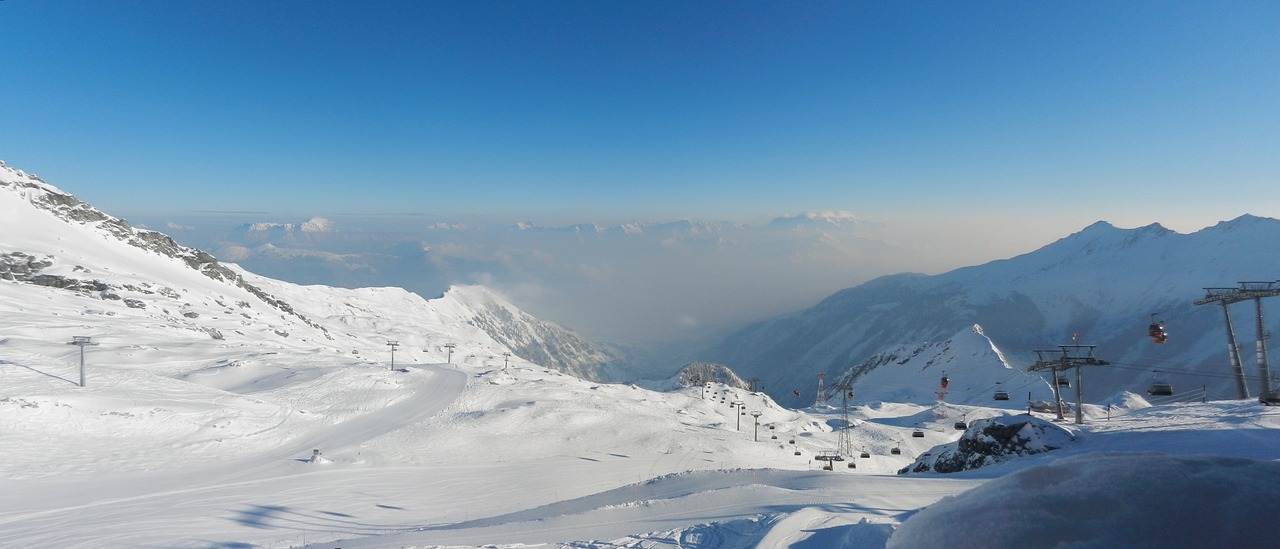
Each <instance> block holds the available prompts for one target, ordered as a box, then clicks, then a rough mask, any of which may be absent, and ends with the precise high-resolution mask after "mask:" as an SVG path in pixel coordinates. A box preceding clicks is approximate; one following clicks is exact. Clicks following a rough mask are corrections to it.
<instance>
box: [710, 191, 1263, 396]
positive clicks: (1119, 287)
mask: <svg viewBox="0 0 1280 549" xmlns="http://www.w3.org/2000/svg"><path fill="white" fill-rule="evenodd" d="M1277 247H1280V221H1277V220H1275V219H1270V218H1263V217H1255V216H1248V215H1246V216H1242V217H1240V218H1237V219H1234V220H1231V221H1227V222H1222V223H1219V224H1217V225H1215V226H1213V227H1209V228H1206V229H1203V230H1201V231H1197V232H1195V233H1191V234H1180V233H1176V232H1174V231H1171V230H1168V229H1166V228H1164V227H1162V226H1160V225H1155V224H1153V225H1149V226H1146V227H1140V228H1136V229H1120V228H1116V227H1114V226H1112V225H1110V224H1108V223H1105V222H1098V223H1095V224H1093V225H1090V226H1088V227H1086V228H1085V229H1083V230H1081V231H1080V232H1077V233H1075V234H1072V235H1070V236H1068V237H1065V238H1063V239H1061V240H1059V241H1057V242H1054V243H1052V244H1049V245H1047V246H1045V247H1043V248H1040V249H1038V250H1036V251H1034V252H1030V253H1027V254H1024V255H1020V256H1017V257H1014V258H1011V259H1005V260H1000V261H992V262H990V263H986V264H983V265H978V266H973V267H966V268H962V269H956V270H954V271H951V272H947V273H944V274H940V275H936V276H926V275H922V274H911V273H904V274H897V275H891V276H885V277H881V278H878V279H875V280H872V281H869V282H867V283H865V284H862V285H859V286H856V287H853V288H849V289H846V290H843V291H840V292H837V293H835V294H833V295H831V296H830V297H828V298H826V299H824V300H822V301H821V302H820V303H818V304H817V305H814V306H813V307H811V308H809V309H807V310H804V311H802V312H799V313H796V314H793V315H787V316H784V317H780V318H773V319H769V320H765V321H762V322H758V323H755V324H753V325H751V326H749V327H747V328H745V329H742V330H740V331H738V332H736V333H734V334H732V335H730V336H729V337H728V338H726V339H725V340H724V341H723V342H721V343H719V344H717V345H715V346H714V347H713V348H711V349H710V350H708V351H707V352H705V353H703V354H702V355H701V356H700V358H701V359H703V360H706V361H710V362H717V363H723V364H726V365H728V366H729V367H731V368H732V369H733V370H734V371H735V372H737V373H738V374H739V375H740V376H742V377H743V378H757V379H759V380H760V381H761V382H762V383H763V384H764V385H765V389H766V392H768V393H769V394H770V395H771V396H773V397H774V398H777V399H779V400H780V401H782V402H788V403H790V402H793V401H800V402H812V401H813V400H814V398H815V396H816V394H815V392H816V389H817V382H818V379H817V378H818V374H820V373H821V374H826V375H827V376H828V386H830V385H829V383H830V381H831V380H834V379H837V378H841V379H844V380H846V381H853V382H856V378H857V377H859V376H850V375H849V372H850V371H851V370H854V371H856V372H861V375H863V376H865V380H866V381H867V382H870V381H871V380H873V379H874V377H873V376H872V372H873V371H874V370H876V366H875V365H874V364H872V363H874V362H875V361H877V360H878V361H880V362H886V361H887V360H886V356H887V355H886V354H885V353H889V354H893V353H894V352H896V353H897V354H899V355H901V354H903V353H906V354H911V353H912V352H915V351H914V350H913V349H924V348H926V347H923V346H924V345H927V344H929V343H930V342H932V343H934V344H937V343H940V342H944V341H948V340H951V339H952V338H953V337H954V336H955V335H956V334H957V333H963V332H965V331H966V330H968V329H969V328H970V327H972V326H974V325H980V326H981V327H982V330H983V333H984V334H985V336H986V337H987V338H989V339H990V341H991V342H992V344H993V345H994V346H995V347H996V348H998V349H999V350H1000V351H1002V352H1003V354H1004V356H1006V357H1008V360H1009V363H1010V365H1011V367H1012V368H1014V369H1016V370H1025V369H1026V368H1027V367H1028V366H1029V365H1031V364H1032V363H1033V362H1035V361H1036V359H1037V358H1038V355H1037V354H1036V353H1035V352H1034V351H1035V350H1039V349H1057V348H1058V346H1059V345H1063V344H1082V345H1094V346H1096V348H1095V349H1094V353H1095V355H1096V356H1097V357H1098V358H1100V359H1102V360H1105V361H1107V362H1109V363H1110V365H1109V366H1106V367H1092V368H1088V369H1086V370H1085V374H1084V375H1085V378H1086V380H1087V381H1086V395H1085V398H1086V400H1087V401H1091V402H1097V401H1100V400H1103V399H1105V398H1108V397H1110V396H1112V395H1114V394H1117V393H1119V392H1121V391H1133V392H1142V391H1143V390H1144V389H1145V388H1146V387H1147V386H1148V385H1149V384H1150V383H1151V381H1152V380H1153V379H1155V378H1157V377H1158V378H1161V379H1162V380H1165V381H1168V382H1170V383H1172V384H1173V385H1174V386H1175V388H1177V389H1178V390H1180V391H1185V390H1190V389H1200V388H1201V387H1203V388H1205V389H1206V390H1207V392H1208V394H1209V395H1210V397H1211V398H1213V397H1222V398H1234V396H1235V392H1234V389H1233V387H1234V385H1233V382H1232V377H1231V370H1230V368H1229V364H1228V359H1227V352H1226V348H1227V346H1226V344H1225V343H1226V336H1225V327H1224V324H1225V323H1224V320H1223V313H1222V309H1221V307H1220V306H1218V305H1206V306H1195V305H1193V302H1194V301H1196V300H1198V299H1200V298H1202V297H1204V296H1205V293H1206V292H1205V288H1208V287H1235V286H1237V284H1238V283H1239V282H1242V281H1268V280H1276V278H1277V277H1278V276H1280V257H1278V256H1276V255H1275V254H1274V253H1273V251H1274V250H1275V249H1277ZM1277 304H1280V301H1277V302H1276V303H1271V302H1270V301H1268V300H1263V309H1264V314H1265V327H1266V330H1267V332H1268V333H1270V332H1271V331H1273V330H1275V329H1276V328H1277V327H1280V315H1278V314H1277V312H1275V307H1276V305H1277ZM1265 311H1273V312H1270V313H1266V312H1265ZM1153 313H1154V314H1155V316H1154V317H1153V316H1152V314H1153ZM1231 314H1232V316H1233V321H1234V323H1235V330H1236V335H1237V340H1238V344H1239V345H1240V346H1241V347H1243V352H1242V353H1241V355H1242V357H1244V358H1245V363H1246V372H1247V373H1248V374H1249V375H1250V376H1251V377H1250V380H1249V387H1250V391H1251V392H1253V393H1255V394H1256V390H1257V389H1256V387H1257V385H1258V384H1257V379H1256V369H1255V368H1256V366H1255V365H1254V362H1255V361H1254V360H1253V353H1252V352H1251V351H1253V348H1254V339H1255V338H1254V331H1255V328H1254V326H1255V323H1256V322H1255V318H1256V315H1255V314H1254V307H1252V304H1250V306H1248V307H1246V306H1245V305H1244V304H1241V305H1238V306H1236V307H1232V308H1231ZM1152 319H1155V320H1162V321H1164V323H1165V326H1166V330H1167V332H1168V333H1169V334H1170V335H1169V341H1168V342H1167V343H1164V344H1155V343H1153V342H1152V341H1151V340H1150V339H1148V338H1147V334H1146V331H1147V327H1148V324H1149V321H1151V320H1152ZM894 349H896V350H897V351H893V350H894ZM927 354H929V355H930V356H931V360H933V361H938V360H943V359H942V358H940V357H938V356H934V355H935V353H932V352H931V353H927ZM877 357H878V358H877ZM917 362H919V363H918V364H916V362H912V363H913V364H916V368H917V370H923V369H924V368H925V366H926V364H925V363H924V361H917ZM938 370H939V369H934V370H932V371H930V373H929V375H928V376H927V377H926V376H924V375H921V376H919V377H918V378H917V380H916V382H917V383H918V384H920V385H921V386H920V387H916V388H915V389H914V391H913V392H911V394H912V395H913V398H915V399H917V400H918V399H922V398H929V395H931V393H932V391H933V390H934V387H935V385H936V383H937V381H936V380H937V379H938V377H937V376H938V374H939V371H938ZM1157 371H1158V372H1157ZM956 377H957V376H953V383H956V382H959V383H960V384H961V385H966V386H967V385H969V384H966V383H964V380H963V379H956ZM998 377H999V376H995V377H990V376H984V377H982V378H980V379H979V380H976V381H978V383H976V384H974V385H976V386H973V387H971V389H970V390H971V391H973V395H978V394H987V393H990V392H991V391H992V386H991V384H992V383H994V380H995V379H997V378H998ZM793 391H796V392H799V394H800V395H801V397H800V398H793V395H794V393H793ZM880 392H881V391H867V393H868V394H873V393H880ZM952 396H953V398H962V397H961V395H960V394H958V393H956V392H955V391H953V395H952ZM885 398H892V397H890V396H887V395H885ZM1023 400H1025V399H1023Z"/></svg>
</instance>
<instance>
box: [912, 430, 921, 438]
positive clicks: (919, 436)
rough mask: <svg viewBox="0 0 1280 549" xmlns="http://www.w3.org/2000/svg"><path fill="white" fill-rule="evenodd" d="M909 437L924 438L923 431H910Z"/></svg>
mask: <svg viewBox="0 0 1280 549" xmlns="http://www.w3.org/2000/svg"><path fill="white" fill-rule="evenodd" d="M911 436H912V437H914V438H924V431H921V430H919V429H916V430H914V431H911Z"/></svg>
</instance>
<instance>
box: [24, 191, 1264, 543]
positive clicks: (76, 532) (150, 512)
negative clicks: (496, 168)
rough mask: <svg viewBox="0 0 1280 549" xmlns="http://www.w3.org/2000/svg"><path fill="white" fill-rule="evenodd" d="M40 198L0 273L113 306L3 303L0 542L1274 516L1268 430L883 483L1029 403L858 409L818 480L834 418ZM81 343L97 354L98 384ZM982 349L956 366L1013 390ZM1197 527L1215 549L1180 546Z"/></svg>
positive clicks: (678, 531)
mask: <svg viewBox="0 0 1280 549" xmlns="http://www.w3.org/2000/svg"><path fill="white" fill-rule="evenodd" d="M0 172H3V173H0V178H8V179H6V180H5V181H14V180H18V179H22V180H24V181H29V180H26V179H24V178H25V176H21V177H20V176H19V175H18V174H17V172H14V171H12V170H9V171H7V172H6V171H4V170H0ZM26 189H27V190H25V191H23V192H24V193H28V194H25V195H24V194H23V193H17V192H8V191H7V190H6V192H0V216H3V222H4V228H5V230H4V231H2V232H0V253H5V254H9V253H12V252H22V253H24V254H29V255H32V256H36V257H39V258H45V257H49V258H51V264H50V265H49V266H47V267H46V270H47V271H48V272H49V273H51V274H58V275H61V276H66V277H77V278H85V279H100V280H102V281H104V282H106V283H110V284H112V285H114V286H113V288H114V289H112V290H110V292H114V293H116V294H118V295H116V297H118V298H119V299H115V298H111V297H110V296H107V295H106V294H104V293H103V292H82V291H69V290H66V289H60V288H54V287H47V286H36V285H33V284H29V283H26V282H19V281H10V280H0V488H2V489H0V547H23V548H30V547H37V548H42V547H48V548H102V547H108V548H110V547H198V548H227V549H230V548H249V547H277V548H278V547H299V546H308V547H313V548H332V547H343V548H347V549H350V548H361V547H365V548H368V547H599V548H621V547H628V548H641V547H644V548H660V547H672V548H674V547H696V548H707V549H709V548H713V547H714V548H734V547H743V548H746V547H804V548H858V549H862V548H880V547H885V546H886V545H894V546H898V547H916V546H925V547H952V546H958V545H959V544H960V543H962V541H960V540H965V541H963V543H969V542H970V541H972V543H974V544H975V545H971V546H974V547H978V546H981V547H1000V546H1002V544H1005V545H1003V546H1005V547H1031V546H1036V545H1035V544H1036V543H1043V545H1044V546H1059V544H1065V543H1068V542H1070V541H1071V540H1076V541H1078V543H1077V544H1076V545H1069V546H1072V547H1077V546H1078V547H1134V546H1139V547H1141V546H1151V547H1186V546H1191V545H1188V542H1194V543H1196V544H1201V545H1195V546H1219V547H1220V546H1230V545H1231V544H1237V545H1239V546H1259V545H1256V544H1252V541H1249V542H1245V541H1241V540H1246V539H1248V540H1252V539H1254V538H1245V537H1243V536H1244V535H1245V534H1240V535H1239V536H1237V533H1239V532H1243V533H1254V532H1257V528H1260V527H1259V526H1255V525H1256V524H1265V523H1263V522H1261V521H1255V522H1252V523H1249V524H1245V523H1244V522H1242V521H1244V520H1255V517H1260V516H1276V514H1275V510H1276V508H1275V505H1274V503H1272V500H1270V499H1267V498H1268V497H1274V495H1275V494H1276V493H1277V491H1276V489H1275V482H1276V481H1275V475H1276V473H1275V464H1274V463H1272V461H1274V460H1276V459H1280V436H1278V435H1280V429H1278V428H1280V410H1277V409H1274V408H1265V407H1263V406H1261V405H1260V404H1258V403H1256V402H1244V401H1234V402H1209V403H1204V404H1200V403H1191V404H1171V405H1164V406H1153V407H1147V406H1146V403H1145V402H1143V401H1142V400H1141V399H1140V398H1137V397H1133V396H1131V397H1126V398H1124V399H1120V400H1117V401H1115V402H1114V404H1116V405H1115V406H1113V408H1112V410H1111V411H1110V415H1111V417H1110V419H1108V416H1107V411H1106V410H1104V409H1103V408H1100V407H1097V406H1087V407H1086V408H1085V414H1086V424H1085V425H1084V426H1080V427H1074V426H1071V425H1070V424H1060V425H1063V426H1065V427H1068V428H1069V429H1071V431H1072V432H1073V434H1074V439H1073V441H1072V442H1071V443H1070V444H1067V445H1065V446H1064V447H1062V448H1061V449H1058V450H1054V451H1052V452H1047V453H1044V454H1038V455H1035V456H1029V457H1021V458H1016V459H1010V460H1007V461H1004V462H1002V463H998V464H996V465H993V466H990V467H985V468H982V469H978V470H974V471H967V472H964V473H958V474H955V475H936V474H924V475H910V476H897V475H895V474H894V473H895V472H896V471H897V470H899V469H901V468H902V467H904V466H906V465H907V464H909V463H911V462H912V461H913V460H914V459H915V458H916V457H918V456H920V455H921V454H923V453H926V452H931V451H934V449H935V448H936V447H937V446H939V445H943V444H947V443H951V442H954V441H956V440H957V439H958V438H959V436H960V432H959V431H957V430H955V429H954V428H953V423H954V421H955V420H956V419H957V418H966V419H967V420H968V421H971V422H972V421H975V420H978V419H981V418H985V417H995V416H1001V415H1005V414H1015V413H1018V412H1019V410H1018V409H1017V408H1018V405H1019V403H1016V402H1014V403H1010V404H1008V406H1007V407H1005V408H996V407H991V406H987V405H986V404H987V403H981V402H977V401H970V402H959V403H955V404H947V405H944V406H934V405H921V404H904V403H900V402H895V401H893V400H891V399H887V398H885V399H882V400H881V401H878V402H872V403H870V404H867V405H859V406H855V407H852V408H851V409H850V410H849V421H850V422H851V424H852V425H853V427H852V429H851V430H850V431H849V434H850V440H849V445H850V448H851V449H852V450H853V454H852V455H849V456H847V457H846V459H845V460H844V461H837V462H835V463H834V467H833V470H832V471H825V470H822V469H821V465H822V464H823V463H822V462H820V461H818V460H816V459H815V458H816V457H817V456H818V455H820V454H824V453H830V452H832V451H834V450H835V449H836V448H837V445H838V443H839V439H838V427H839V426H840V425H842V421H843V419H844V418H843V416H842V414H841V413H840V412H839V411H838V410H837V409H836V408H830V407H823V408H806V409H803V410H797V409H792V408H788V407H784V406H781V405H779V404H778V403H776V402H774V401H773V400H771V399H769V398H768V397H766V396H763V395H757V394H752V393H750V392H747V391H744V390H741V389H734V388H729V387H726V386H723V385H718V384H713V385H712V386H710V387H690V388H684V389H679V390H676V391H672V392H655V391H650V390H646V389H642V388H639V387H636V386H631V385H613V384H601V383H593V382H589V381H584V380H582V379H578V378H575V377H571V376H568V375H565V374H563V373H561V372H558V371H554V370H549V369H546V368H542V367H540V366H537V365H535V364H532V363H530V362H529V361H527V360H524V359H522V358H521V357H519V356H516V355H513V356H510V357H507V356H505V355H504V353H505V352H508V351H509V349H506V348H504V347H503V346H502V345H500V344H498V343H497V342H495V341H494V340H493V339H491V338H490V337H488V336H487V335H486V334H485V333H484V332H483V331H482V330H480V329H478V328H476V326H474V325H473V324H471V323H469V322H468V320H467V319H468V318H469V315H471V314H473V313H474V306H475V303H474V302H475V301H476V300H479V299H487V297H485V296H484V294H483V292H481V291H480V290H478V289H475V288H471V289H459V290H458V291H454V292H450V293H449V294H447V295H445V296H443V297H441V298H438V299H433V300H429V301H428V300H423V299H421V298H419V297H417V296H415V295H413V294H410V293H408V292H405V291H403V290H398V289H390V288H381V289H364V290H343V289H335V288H328V287H318V286H315V287H301V286H296V285H291V284H286V283H282V282H278V281H272V280H267V279H264V278H261V277H256V276H254V275H252V274H249V273H243V272H240V271H237V272H239V273H240V274H241V275H242V276H243V277H244V279H245V280H246V281H247V282H248V283H250V284H253V285H255V286H256V287H258V288H260V289H261V290H262V291H264V292H265V293H267V294H270V295H272V296H275V298H277V299H280V300H282V301H283V302H286V303H288V304H289V305H290V306H291V307H292V309H293V311H294V313H297V314H293V313H289V312H286V311H283V310H281V309H280V308H278V307H275V306H272V305H271V304H269V303H267V302H265V301H263V300H262V299H259V298H258V297H257V296H255V295H254V294H252V293H251V292H248V291H246V290H244V288H242V287H239V286H234V285H230V284H227V283H225V282H221V281H217V280H214V279H211V278H209V277H207V276H204V275H203V274H200V273H199V272H197V271H195V270H194V269H192V268H190V267H189V266H187V265H184V264H183V263H182V262H181V261H179V260H177V259H174V258H172V257H166V256H162V255H158V254H155V253H152V252H148V251H144V250H141V249H139V248H137V247H133V246H129V245H126V244H124V243H123V242H121V241H119V240H115V239H113V238H112V237H110V236H109V235H106V234H104V233H103V232H101V231H99V230H97V229H95V228H94V227H92V226H90V225H84V224H76V223H67V222H65V221H64V220H61V219H58V218H56V217H54V216H52V215H49V213H48V212H46V211H43V210H40V209H38V208H33V207H32V206H31V204H30V203H29V201H28V200H29V199H30V197H31V196H32V195H31V194H30V193H36V192H48V191H47V189H46V190H43V191H42V190H41V187H38V186H37V187H28V188H26ZM125 298H128V299H130V300H134V301H132V302H126V301H125ZM304 319H305V320H304ZM214 334H218V335H220V336H221V338H216V337H214ZM75 336H91V337H92V338H93V340H92V341H93V342H94V343H97V344H98V345H96V346H90V347H86V348H85V349H84V351H85V363H86V369H85V374H86V376H85V377H86V386H85V387H80V386H79V350H80V349H79V348H77V347H75V346H72V345H68V343H69V342H70V341H71V339H72V338H73V337H75ZM970 339H971V340H972V343H973V347H974V348H975V349H980V348H982V346H983V345H986V344H987V343H986V342H985V341H984V340H981V339H977V338H970ZM393 341H394V342H396V343H397V346H396V347H394V351H395V354H394V357H395V365H396V368H395V369H392V368H390V362H391V358H392V356H391V354H392V350H393V347H392V346H390V345H388V343H389V342H393ZM449 345H452V347H449ZM952 356H958V355H954V354H953V355H952ZM974 356H982V357H986V358H983V359H982V363H981V364H977V363H975V364H968V363H966V364H959V363H956V364H950V365H948V366H947V368H949V371H950V372H951V373H952V375H959V377H961V378H965V377H976V376H978V375H980V374H981V371H980V370H981V369H983V368H986V369H990V370H992V371H995V372H997V373H998V374H1000V375H1007V376H1010V377H1013V376H1014V373H1015V372H1011V371H1009V370H1007V369H1006V368H1005V366H1003V365H1001V364H1000V363H999V361H993V360H991V359H990V355H989V353H986V352H985V351H984V353H980V354H974ZM957 372H958V373H959V374H957ZM965 372H973V373H972V374H966V373H965ZM908 373H909V372H906V371H905V370H904V371H902V372H898V373H890V372H889V371H887V370H886V371H885V372H882V373H880V374H879V376H880V378H881V379H882V380H883V381H884V382H885V383H886V386H885V389H884V390H885V395H888V394H889V393H888V391H902V390H909V391H911V392H915V393H924V394H927V392H929V391H932V390H934V387H936V383H937V374H936V373H935V372H933V371H927V372H925V373H923V374H919V376H918V377H917V379H918V382H917V385H913V384H912V382H911V380H912V376H911V375H908ZM1019 375H1020V374H1019ZM890 382H892V383H890ZM956 383H957V385H960V384H963V383H968V381H957V382H956ZM890 385H892V387H890ZM987 385H988V384H986V383H983V384H981V386H982V387H983V388H984V389H983V392H986V391H987V390H988V389H986V388H985V387H987ZM1009 385H1013V384H1012V383H1010V384H1009ZM1012 388H1013V387H1011V389H1012ZM1029 390H1030V389H1029ZM860 391H864V392H865V393H867V394H868V395H870V394H873V389H872V388H870V387H868V388H865V389H860ZM860 394H861V393H860ZM863 398H865V396H864V397H863ZM737 402H741V403H742V407H741V409H740V408H739V407H737V406H734V404H735V403H737ZM789 404H793V405H794V403H789ZM833 404H834V403H833ZM992 404H994V403H992ZM806 405H807V403H806ZM740 410H742V411H746V412H747V414H743V413H742V411H740ZM751 412H759V414H760V415H759V425H758V426H757V425H756V418H755V417H754V416H753V415H750V413H751ZM1041 417H1042V418H1050V417H1051V416H1041ZM916 430H919V431H920V433H921V434H922V435H923V436H922V437H914V436H912V433H913V432H914V431H916ZM775 437H776V438H775ZM895 448H896V449H898V450H900V453H899V454H894V453H892V450H894V449H895ZM316 450H318V451H319V452H320V453H319V454H318V455H317V454H315V451H316ZM863 451H865V452H867V454H868V455H869V456H870V457H868V458H861V457H857V456H858V455H860V454H861V453H862V452H863ZM797 452H798V453H799V455H797ZM1135 452H1140V453H1145V454H1144V455H1143V456H1140V457H1137V458H1134V457H1130V454H1131V453H1135ZM1188 456H1196V457H1188ZM1203 456H1217V457H1203ZM1184 458H1186V459H1184ZM1228 458H1231V459H1228ZM849 464H855V465H856V468H849V467H848V465H849ZM1255 481H1256V482H1255ZM1157 484H1159V489H1158V490H1161V491H1157V490H1156V489H1155V488H1153V487H1154V486H1156V485H1157ZM949 496H956V497H954V498H949ZM940 500H941V501H940ZM1157 500H1159V501H1157ZM1064 501H1069V502H1071V503H1078V504H1079V505H1078V506H1068V505H1065V504H1064ZM1179 505H1181V506H1179ZM921 509H924V510H923V511H921ZM1001 510H1002V511H1001ZM997 511H1000V512H1004V513H1008V515H999V514H998V513H997ZM1179 513H1181V514H1179ZM997 516H1008V517H1009V518H1008V521H995V518H994V517H997ZM1172 520H1177V521H1179V522H1178V525H1179V527H1178V528H1174V527H1170V526H1168V525H1171V521H1172ZM990 521H995V523H998V526H999V527H1001V528H1008V536H1007V537H997V536H995V535H993V534H992V533H991V530H992V529H993V528H995V527H996V526H993V524H995V523H993V522H990ZM1009 521H1017V524H1016V525H1009V524H1007V522H1009ZM1082 521H1083V522H1085V523H1086V526H1087V527H1076V526H1075V525H1076V524H1078V523H1081V522H1082ZM1197 521H1199V522H1197ZM1207 522H1214V523H1218V522H1220V523H1221V524H1222V526H1221V528H1219V530H1220V531H1215V532H1214V533H1212V534H1199V535H1198V536H1197V535H1191V534H1187V530H1188V529H1191V528H1192V527H1193V526H1195V525H1198V524H1205V523H1207ZM1068 527H1070V530H1069V531H1068ZM1068 536H1075V537H1068ZM1134 536H1139V537H1134ZM1206 536H1217V537H1206ZM1029 540H1030V541H1029ZM1061 546H1068V545H1061ZM1263 546H1269V544H1268V545H1263Z"/></svg>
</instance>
